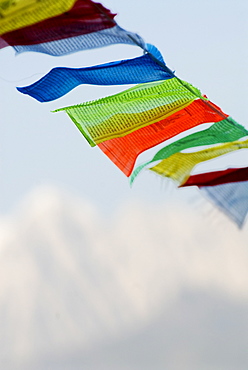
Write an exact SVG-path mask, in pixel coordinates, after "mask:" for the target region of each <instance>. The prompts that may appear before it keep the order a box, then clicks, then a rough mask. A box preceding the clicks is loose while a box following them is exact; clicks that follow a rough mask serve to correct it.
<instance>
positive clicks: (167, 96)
mask: <svg viewBox="0 0 248 370" xmlns="http://www.w3.org/2000/svg"><path fill="white" fill-rule="evenodd" d="M115 16H116V14H114V13H112V12H111V11H110V10H109V9H107V8H105V7H104V6H103V5H102V4H100V3H95V2H94V1H92V0H56V1H53V0H18V1H6V0H0V49H1V48H4V47H7V46H11V47H13V49H14V50H15V52H16V54H17V55H18V54H20V53H23V52H30V51H32V52H38V53H44V54H47V55H51V56H63V55H67V54H70V53H75V52H78V51H81V50H90V49H94V48H101V47H104V46H108V45H113V44H127V45H135V46H138V47H140V48H141V49H142V51H143V55H142V56H139V57H136V58H132V59H124V60H120V61H113V62H110V63H105V64H100V65H94V66H89V67H81V68H69V67H57V66H56V68H53V69H52V70H51V71H50V72H49V73H47V74H46V75H45V76H43V77H42V78H41V79H40V80H38V81H36V82H34V83H33V84H31V85H29V86H23V87H17V90H18V91H19V92H21V93H23V94H27V95H29V96H31V97H33V98H34V99H36V100H38V101H40V102H48V101H53V100H55V99H58V98H60V97H62V96H64V95H65V94H67V93H69V92H70V91H71V90H72V89H74V88H76V87H77V86H79V85H81V84H93V85H123V84H135V86H134V87H132V88H130V89H127V90H125V91H122V92H120V93H118V94H115V95H112V96H108V97H105V98H101V99H97V100H94V101H89V102H84V103H82V104H78V105H72V106H69V107H64V108H59V109H56V110H54V112H58V111H65V112H66V113H67V115H68V116H69V117H70V118H71V120H72V121H73V122H74V123H75V125H76V126H77V127H78V129H79V130H80V132H81V133H82V134H83V136H84V137H85V139H86V140H87V141H88V143H89V144H90V145H91V146H96V145H97V146H98V147H99V149H100V150H102V151H103V152H104V153H105V154H106V155H107V156H108V157H109V159H110V160H111V161H112V162H113V163H114V164H115V165H116V166H117V167H118V168H119V169H120V170H121V171H122V172H123V173H124V174H125V175H126V176H128V177H130V183H131V184H132V183H133V181H134V179H135V178H136V177H137V175H138V174H139V173H140V172H141V171H142V170H143V169H144V168H145V167H150V168H148V169H149V170H150V171H152V172H154V173H156V174H159V175H161V176H162V177H169V178H171V179H173V180H174V181H176V182H177V183H178V185H179V186H192V185H196V186H198V187H199V188H200V190H202V191H203V192H204V193H205V194H206V195H207V197H208V198H209V199H210V200H211V201H212V202H213V203H214V204H216V206H217V207H218V208H219V209H221V210H222V211H223V212H225V214H226V215H227V216H228V217H230V218H231V219H232V220H233V221H235V222H236V223H237V225H238V226H239V227H241V226H242V225H243V223H244V220H245V217H246V215H247V213H248V167H246V168H236V169H230V168H229V169H227V170H224V171H215V172H208V173H203V174H200V175H191V172H192V170H193V169H194V167H195V166H196V165H197V164H200V163H202V162H205V161H208V160H211V159H213V158H217V157H218V156H222V155H224V154H227V153H231V152H233V151H237V150H239V149H245V148H248V140H244V139H243V141H240V139H241V138H244V137H245V136H248V131H247V130H246V129H245V128H244V127H242V126H241V125H239V124H238V123H237V122H235V121H234V120H233V119H232V118H231V117H230V116H228V115H227V114H225V113H224V112H223V111H222V110H221V109H220V108H219V107H218V106H216V105H215V104H213V103H212V102H211V101H209V100H208V98H206V97H205V96H202V94H201V92H200V91H199V90H198V89H197V88H195V87H194V86H192V85H191V84H189V83H187V82H185V81H183V80H180V79H179V78H178V77H177V76H175V74H174V72H172V71H171V70H170V69H169V68H168V67H167V66H166V64H165V62H164V60H163V57H162V55H161V53H160V52H159V51H158V50H157V49H156V47H155V46H153V45H150V44H146V43H145V41H144V40H143V38H142V37H141V36H139V35H138V34H136V33H132V32H129V31H127V30H125V29H123V28H121V27H120V26H119V25H118V24H117V23H116V21H115V19H114V18H115ZM206 123H208V124H211V126H210V127H209V128H207V129H202V130H199V131H198V132H195V133H193V134H188V135H187V130H190V129H192V128H194V127H196V126H200V125H203V124H206ZM200 129H201V127H200ZM184 132H185V135H186V136H185V137H183V138H181V139H179V140H175V141H174V142H172V143H170V144H169V145H168V144H167V145H166V141H167V140H168V139H171V138H173V137H175V136H176V135H178V134H181V133H184ZM163 142H165V145H166V146H165V147H164V148H162V149H160V150H159V151H158V152H157V153H156V154H155V155H154V156H153V158H152V159H150V160H149V161H146V162H145V163H143V164H141V165H138V166H137V167H136V168H135V169H134V165H135V162H136V159H137V157H138V156H139V154H141V153H142V152H144V151H146V150H148V149H150V148H152V147H155V146H156V145H158V144H161V143H163ZM204 145H208V146H209V147H208V148H205V149H203V150H198V151H195V152H192V151H191V152H187V153H185V152H182V151H184V150H188V151H190V150H191V149H192V148H196V147H201V146H204ZM198 149H199V148H198ZM155 163H156V164H155ZM151 165H153V167H151ZM133 169H134V170H133ZM132 171H133V172H132Z"/></svg>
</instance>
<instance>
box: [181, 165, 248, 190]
mask: <svg viewBox="0 0 248 370" xmlns="http://www.w3.org/2000/svg"><path fill="white" fill-rule="evenodd" d="M241 181H248V167H244V168H228V169H226V170H224V171H214V172H207V173H200V174H198V175H193V176H190V177H189V178H188V180H187V181H186V182H185V183H184V184H183V185H182V186H198V187H201V186H215V185H221V184H227V183H231V182H241ZM247 196H248V194H247Z"/></svg>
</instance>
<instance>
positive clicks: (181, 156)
mask: <svg viewBox="0 0 248 370" xmlns="http://www.w3.org/2000/svg"><path fill="white" fill-rule="evenodd" d="M245 148H248V140H245V141H233V142H231V143H227V144H222V145H218V146H215V147H212V148H208V149H205V150H201V151H199V152H193V153H176V154H173V155H171V156H170V157H169V158H166V159H163V160H162V161H161V162H160V163H159V164H157V165H156V166H154V167H152V168H150V170H151V171H153V172H156V173H157V174H158V175H161V176H163V177H170V178H171V179H172V180H174V181H176V182H177V183H178V184H179V185H182V184H184V183H185V182H186V181H187V179H188V178H189V176H190V173H191V171H192V170H193V168H194V167H195V166H196V165H197V164H199V163H201V162H204V161H208V160H210V159H213V158H217V157H219V156H221V155H223V154H227V153H230V152H232V151H234V150H238V149H245Z"/></svg>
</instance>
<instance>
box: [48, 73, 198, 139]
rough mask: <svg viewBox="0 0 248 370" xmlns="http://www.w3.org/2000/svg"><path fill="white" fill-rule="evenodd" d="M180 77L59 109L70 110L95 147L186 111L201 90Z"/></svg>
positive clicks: (135, 87) (70, 115)
mask: <svg viewBox="0 0 248 370" xmlns="http://www.w3.org/2000/svg"><path fill="white" fill-rule="evenodd" d="M183 83H184V84H185V85H186V86H188V88H186V87H185V86H183V85H182V83H180V82H179V81H178V80H177V79H176V78H171V79H169V80H166V81H158V82H148V83H146V84H140V85H136V86H134V87H132V88H131V89H128V90H125V91H123V92H121V93H119V94H116V95H112V96H108V97H106V98H102V99H98V100H94V101H91V102H86V103H83V104H79V105H74V106H71V107H65V108H60V109H57V110H55V112H58V111H66V113H67V114H68V116H69V117H70V118H71V119H72V121H73V122H74V123H75V124H76V125H77V127H78V128H79V130H80V131H81V132H82V134H83V135H84V136H85V138H86V139H87V140H88V142H89V143H90V145H92V146H94V145H96V144H100V143H101V142H103V141H106V140H110V139H113V138H115V137H120V136H125V135H127V134H129V133H131V132H133V131H135V130H137V129H138V128H141V127H145V126H148V125H150V124H152V123H155V122H157V121H159V120H161V119H164V118H166V117H168V116H170V115H171V114H173V113H175V112H176V111H179V110H181V109H183V108H185V107H186V106H187V105H189V104H190V103H191V102H192V101H193V100H195V99H196V98H197V97H199V96H201V94H200V91H199V90H198V89H196V88H194V87H193V86H192V85H190V84H187V83H186V82H183Z"/></svg>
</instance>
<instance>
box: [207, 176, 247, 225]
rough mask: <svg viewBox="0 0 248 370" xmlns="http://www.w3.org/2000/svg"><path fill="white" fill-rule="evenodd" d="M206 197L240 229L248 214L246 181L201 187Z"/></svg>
mask: <svg viewBox="0 0 248 370" xmlns="http://www.w3.org/2000/svg"><path fill="white" fill-rule="evenodd" d="M200 189H201V191H203V192H204V193H205V194H206V195H207V197H208V198H209V199H210V200H211V201H212V202H213V203H214V205H216V206H217V207H218V208H219V209H220V210H221V211H223V212H224V213H225V214H226V215H227V216H228V217H229V218H231V220H233V221H234V222H236V224H237V225H238V226H239V227H240V228H241V227H242V226H243V224H244V221H245V218H246V216H247V213H248V181H244V182H237V183H230V184H223V185H216V186H207V187H201V188H200Z"/></svg>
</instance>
